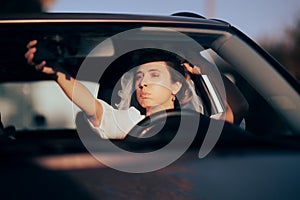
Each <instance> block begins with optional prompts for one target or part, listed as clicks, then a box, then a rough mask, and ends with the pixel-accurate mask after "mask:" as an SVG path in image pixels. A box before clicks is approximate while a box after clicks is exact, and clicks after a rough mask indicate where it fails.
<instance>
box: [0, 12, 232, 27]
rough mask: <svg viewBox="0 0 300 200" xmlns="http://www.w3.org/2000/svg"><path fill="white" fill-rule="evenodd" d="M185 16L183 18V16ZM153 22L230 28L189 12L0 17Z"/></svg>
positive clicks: (7, 19)
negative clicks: (168, 14) (171, 13)
mask: <svg viewBox="0 0 300 200" xmlns="http://www.w3.org/2000/svg"><path fill="white" fill-rule="evenodd" d="M184 15H185V16H184ZM66 21H69V22H70V21H71V22H106V21H107V22H144V23H146V22H152V23H153V22H155V23H169V24H174V23H177V24H210V25H215V26H230V24H229V23H228V22H225V21H222V20H218V19H207V18H205V17H203V16H201V15H197V14H194V13H189V12H178V13H174V14H173V15H170V16H167V15H144V14H112V13H32V14H11V15H7V14H6V15H0V23H17V22H20V23H34V22H40V23H41V22H48V23H49V22H66Z"/></svg>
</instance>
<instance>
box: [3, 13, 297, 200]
mask: <svg viewBox="0 0 300 200" xmlns="http://www.w3.org/2000/svg"><path fill="white" fill-rule="evenodd" d="M0 26H1V32H0V36H1V37H0V44H1V47H2V50H1V54H0V57H1V59H0V70H1V74H0V81H1V83H0V84H1V85H2V86H1V90H2V92H1V102H2V105H3V106H2V105H1V110H0V111H1V116H2V121H3V124H4V128H3V130H2V133H1V135H0V136H1V140H0V143H1V146H0V156H1V179H2V181H1V191H2V192H1V198H2V199H22V198H28V199H54V198H55V199H71V198H72V199H142V198H143V199H299V198H300V192H299V190H298V189H299V183H298V180H299V179H300V173H299V169H300V151H299V150H300V140H299V134H300V125H299V122H300V112H299V111H300V98H299V91H300V85H299V82H298V81H297V80H296V79H295V78H294V77H293V76H292V75H291V74H290V73H289V72H288V71H287V70H286V69H285V68H284V67H283V66H282V65H281V64H280V63H278V62H277V61H276V60H275V59H274V58H273V57H272V56H271V55H269V54H268V53H267V52H266V51H265V50H263V49H262V48H261V47H260V46H259V45H257V44H256V43H255V42H254V41H253V40H251V39H250V38H248V37H247V36H246V35H244V34H243V33H242V32H241V31H239V30H238V29H236V28H235V27H233V26H231V25H230V24H229V23H227V22H223V21H221V20H213V19H205V18H201V17H188V16H182V14H177V15H174V16H144V15H121V14H116V15H114V14H54V13H52V14H39V15H26V16H16V15H15V16H2V17H1V19H0ZM33 39H37V40H39V41H44V42H45V45H44V47H45V52H42V54H43V55H42V57H43V56H45V55H46V56H47V57H46V59H48V61H49V62H53V63H55V64H58V65H60V66H62V67H63V68H64V69H65V70H67V71H68V72H69V73H70V74H71V75H72V76H74V77H77V78H78V79H80V80H82V81H86V82H87V83H89V84H91V90H92V91H94V92H95V95H97V96H98V97H99V98H102V99H104V100H106V101H107V102H109V103H112V105H113V104H114V103H116V102H117V101H116V100H114V102H112V101H111V100H112V99H115V98H117V96H116V94H115V93H114V90H115V87H116V85H117V84H118V80H119V79H120V77H121V75H122V74H123V73H124V72H125V71H126V70H127V69H128V68H127V67H128V66H127V65H129V64H130V57H129V58H128V57H122V56H123V55H125V54H126V53H128V52H130V51H132V50H135V49H139V48H149V47H151V48H163V49H167V50H168V49H171V50H173V51H175V52H177V53H180V54H181V55H183V56H184V57H185V58H186V59H187V60H189V61H190V62H191V63H195V64H197V65H201V66H200V68H201V73H202V76H201V78H199V79H197V80H198V82H197V80H194V82H195V87H196V88H198V87H200V89H199V91H198V94H199V95H202V96H201V97H202V99H203V103H204V108H205V112H204V114H203V115H197V114H195V113H194V112H190V111H189V112H186V113H185V112H179V111H178V112H177V111H170V112H167V113H164V114H163V115H162V116H161V115H160V114H157V115H155V116H154V117H153V118H152V120H150V121H151V123H152V124H151V126H150V128H151V129H152V128H153V127H156V126H157V124H160V122H161V121H162V119H163V118H164V117H166V116H167V118H166V119H167V122H168V123H167V124H166V126H165V127H164V129H163V130H162V131H161V132H160V134H162V135H163V136H162V135H158V136H156V137H151V138H135V137H128V138H126V139H125V140H112V143H113V144H114V145H116V146H118V148H122V149H123V150H125V151H126V152H127V151H128V152H130V155H127V154H126V153H125V154H119V152H115V151H112V152H110V151H109V150H107V149H106V148H105V147H106V146H105V145H106V143H107V141H98V142H99V143H97V144H96V145H95V143H93V142H95V140H100V139H95V138H94V137H91V138H88V139H83V138H82V132H84V133H89V132H91V130H89V129H88V128H85V124H84V120H83V119H82V118H81V117H80V116H81V113H80V112H78V110H76V109H77V108H72V105H70V104H66V103H65V101H66V100H65V99H63V97H61V96H59V95H60V94H59V95H58V96H55V95H56V94H57V93H58V92H57V91H58V89H53V87H55V86H53V85H55V83H54V81H53V79H52V77H50V76H47V75H44V74H41V73H40V72H37V71H35V70H33V68H32V67H31V66H29V65H28V64H27V63H26V60H25V58H24V54H25V52H26V45H27V43H28V42H29V41H30V40H33ZM99 44H101V45H102V46H101V45H100V46H99ZM197 45H199V46H197ZM199 55H201V58H205V59H203V60H197V58H195V57H197V56H199ZM202 61H205V62H202ZM99 63H101V64H99ZM116 67H117V68H116ZM99 75H101V77H99ZM223 75H226V76H227V77H230V79H231V81H232V83H234V85H235V86H236V87H237V88H238V90H239V91H240V92H241V93H242V95H243V96H244V98H245V99H246V101H247V103H248V106H247V108H248V109H247V112H246V113H245V114H243V116H242V119H241V120H242V122H241V121H239V122H238V123H233V124H232V123H228V122H224V120H223V119H222V118H220V119H213V118H210V117H209V116H211V115H217V114H220V113H221V114H222V113H223V112H224V108H225V104H224V102H225V101H226V100H228V101H230V100H229V99H230V98H231V96H230V95H231V93H230V91H229V90H227V87H226V86H225V88H224V82H222V77H223ZM199 80H200V81H199ZM197 83H198V84H197ZM48 84H49V85H48ZM99 84H100V87H99ZM52 90H53V91H54V90H55V92H53V91H52ZM114 95H115V96H114ZM112 96H113V97H114V98H112ZM226 96H227V98H226ZM232 98H233V97H232ZM47 100H48V101H47ZM62 101H64V102H62ZM32 102H33V103H32ZM43 102H44V104H43ZM52 106H53V107H52ZM240 106H241V105H240V104H236V107H237V110H238V109H240V108H239V107H240ZM67 107H68V108H67ZM64 109H65V110H64ZM74 110H75V111H74ZM72 111H73V112H72ZM74 113H75V115H76V116H77V117H76V116H75V117H72V116H73V114H74ZM182 114H183V115H184V116H185V117H186V118H185V120H187V122H188V123H187V124H188V128H185V129H184V133H183V136H181V137H182V138H180V139H179V140H178V141H179V142H178V141H177V142H178V143H176V144H175V145H174V146H172V148H169V149H167V150H166V151H159V155H157V154H153V155H155V156H156V157H155V156H152V157H151V156H150V157H149V155H150V154H151V153H150V152H152V151H153V152H155V151H158V150H160V149H163V148H165V146H167V145H168V144H170V143H172V142H170V141H172V139H174V137H176V136H174V130H173V129H174V126H175V125H176V124H180V123H181V122H182V121H180V120H181V119H182V117H181V115H182ZM196 115H197V117H198V118H197V117H196ZM199 116H200V117H199ZM147 120H148V121H147ZM195 120H196V121H195ZM147 123H149V119H146V120H144V121H142V122H141V124H143V125H144V124H147ZM198 123H199V124H198ZM193 124H197V125H199V126H197V129H198V130H197V131H195V134H196V135H195V136H193V137H194V140H191V141H188V142H186V143H183V144H182V143H181V142H182V141H185V137H187V135H189V134H192V133H191V132H192V131H193ZM10 125H12V126H13V127H12V126H11V127H9V126H10ZM143 127H144V126H142V130H140V129H138V128H136V129H133V130H132V132H134V134H136V135H139V134H140V133H141V132H142V131H144V129H147V128H149V126H146V128H143ZM216 127H217V128H216ZM177 128H178V127H177ZM154 129H155V128H154ZM175 129H176V128H175ZM170 130H171V131H170ZM177 130H178V129H176V131H177ZM176 131H175V132H176ZM185 134H186V135H185ZM87 135H93V134H92V133H91V134H87ZM192 139H193V138H192ZM102 143H103V144H102ZM89 145H92V148H91V146H89ZM102 145H103V146H102ZM177 147H178V149H177ZM177 151H180V152H179V153H178V156H177V157H175V158H174V159H173V160H172V159H171V160H170V161H168V162H167V163H166V164H165V165H164V166H163V167H161V166H160V165H155V164H154V163H158V162H161V161H163V160H168V159H169V158H170V157H172V156H173V153H174V152H177ZM99 154H101V158H102V159H104V160H107V163H105V162H101V161H104V160H101V159H99V157H97V156H98V155H99ZM132 154H134V155H136V154H141V155H142V157H144V159H134V158H133V157H132V156H131V155H132ZM176 155H177V154H176ZM110 164H111V165H110ZM152 164H153V168H151V167H152ZM112 166H113V167H112ZM124 166H126V167H127V168H126V167H125V168H126V169H127V170H124V171H122V170H120V169H125V168H122V167H124ZM114 167H115V168H114ZM118 167H120V168H118ZM130 167H131V168H130Z"/></svg>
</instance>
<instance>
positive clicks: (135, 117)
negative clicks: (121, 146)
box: [90, 100, 145, 139]
mask: <svg viewBox="0 0 300 200" xmlns="http://www.w3.org/2000/svg"><path fill="white" fill-rule="evenodd" d="M99 102H100V103H101V105H102V107H103V115H102V120H101V123H100V126H99V127H95V126H93V125H92V124H91V123H90V125H91V127H92V129H93V130H94V131H95V132H96V133H98V134H99V135H100V137H101V138H103V139H123V138H125V136H126V135H127V134H128V132H129V131H130V129H132V128H133V127H134V126H135V125H136V124H137V123H138V122H139V121H141V120H142V119H143V118H144V117H145V116H144V115H141V114H140V112H139V111H138V110H137V109H136V108H134V107H130V108H129V109H127V110H117V109H115V108H113V107H112V106H111V105H109V104H107V103H106V102H104V101H102V100H99Z"/></svg>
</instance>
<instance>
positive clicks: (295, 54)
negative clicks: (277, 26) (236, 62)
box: [259, 16, 300, 80]
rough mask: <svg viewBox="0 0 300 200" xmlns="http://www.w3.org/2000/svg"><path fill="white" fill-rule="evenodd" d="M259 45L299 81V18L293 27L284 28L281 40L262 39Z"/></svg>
mask: <svg viewBox="0 0 300 200" xmlns="http://www.w3.org/2000/svg"><path fill="white" fill-rule="evenodd" d="M259 43H260V44H261V46H263V47H264V48H265V49H266V50H267V51H269V52H270V54H271V55H272V56H274V57H275V58H276V59H277V60H278V61H279V62H281V63H282V64H283V65H284V66H285V67H286V68H287V69H288V70H289V71H290V72H291V73H292V74H293V75H294V76H295V77H296V78H297V79H298V80H300V16H299V17H298V18H297V20H296V22H295V24H294V26H292V27H288V28H286V32H285V37H284V39H283V40H280V41H278V40H277V41H270V40H268V39H265V38H263V39H261V40H260V41H259Z"/></svg>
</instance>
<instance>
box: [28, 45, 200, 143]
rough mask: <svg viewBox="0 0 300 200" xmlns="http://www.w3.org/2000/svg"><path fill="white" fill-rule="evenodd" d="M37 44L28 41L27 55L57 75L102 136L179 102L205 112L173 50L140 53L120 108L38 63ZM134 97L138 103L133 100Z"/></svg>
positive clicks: (117, 133)
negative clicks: (36, 56)
mask: <svg viewBox="0 0 300 200" xmlns="http://www.w3.org/2000/svg"><path fill="white" fill-rule="evenodd" d="M36 45H37V41H36V40H34V41H31V42H29V43H28V45H27V48H28V51H27V52H26V54H25V58H26V59H27V61H28V63H29V64H30V65H33V66H35V69H36V70H40V71H41V72H43V73H46V74H52V75H55V77H56V82H57V83H58V85H59V86H60V87H61V88H62V90H63V91H64V93H65V94H66V96H67V97H68V98H69V99H70V100H71V101H73V102H74V103H75V104H76V105H77V106H78V107H79V108H80V109H81V110H82V111H83V112H84V113H85V115H86V117H87V119H88V121H89V122H90V124H91V126H92V127H93V129H94V130H95V131H97V132H98V133H99V135H100V136H101V137H102V138H118V139H120V138H124V137H125V136H126V135H127V133H128V132H129V130H130V129H131V128H132V127H133V126H134V125H136V124H137V123H138V122H139V121H140V120H142V119H143V118H145V117H146V116H149V115H151V114H153V113H155V112H159V111H163V110H169V109H174V108H177V107H178V106H186V107H188V106H192V108H193V109H194V110H196V111H199V112H202V107H201V102H200V99H199V97H198V96H197V95H195V92H194V90H193V89H191V88H192V86H191V82H190V81H187V80H186V75H187V73H186V72H187V71H186V70H185V68H184V67H182V66H181V60H180V59H179V58H178V57H177V56H176V55H174V54H172V53H170V52H166V51H163V50H156V51H142V53H140V54H138V56H136V59H135V61H134V64H135V66H136V67H135V68H133V69H132V70H130V71H129V74H131V76H129V77H131V81H127V83H126V84H123V89H122V91H121V94H120V96H121V102H120V104H119V105H118V108H119V109H114V108H113V107H112V106H110V105H109V104H107V103H106V102H104V101H103V100H100V99H96V98H95V97H94V96H93V95H92V94H91V93H90V92H89V90H88V89H87V88H86V87H85V86H84V85H83V84H81V83H80V82H79V81H77V80H76V79H74V78H73V77H70V76H69V75H68V74H66V72H64V71H62V70H58V69H56V68H53V67H51V66H47V63H46V61H42V62H41V63H38V64H37V63H34V62H33V58H34V54H35V52H36V50H37V49H36V48H35V46H36ZM128 83H129V84H128ZM131 84H132V85H131ZM128 88H129V89H128ZM74 89H75V90H74ZM132 94H133V95H132ZM134 100H136V103H132V102H134ZM130 102H131V103H130Z"/></svg>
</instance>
